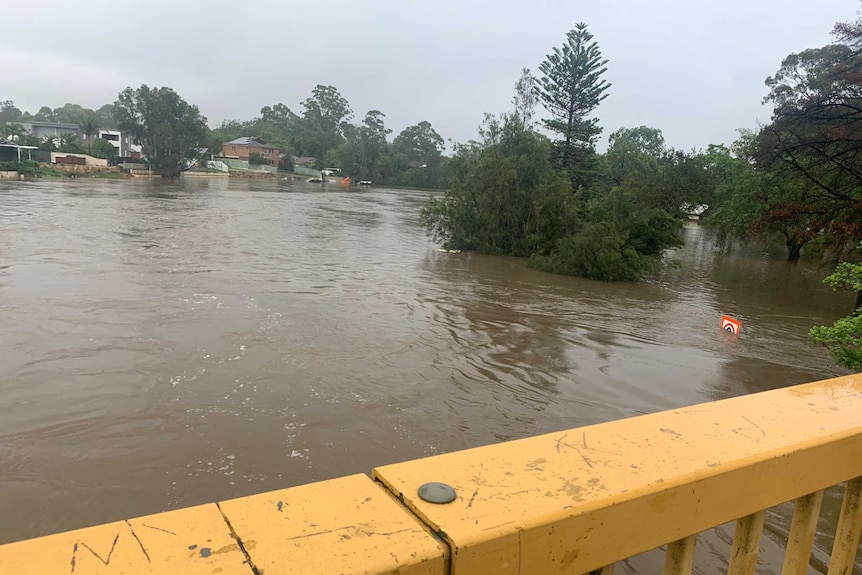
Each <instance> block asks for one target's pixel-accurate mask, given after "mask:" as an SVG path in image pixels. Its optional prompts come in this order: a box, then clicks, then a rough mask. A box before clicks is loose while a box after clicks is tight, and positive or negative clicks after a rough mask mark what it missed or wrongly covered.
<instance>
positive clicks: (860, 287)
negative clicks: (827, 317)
mask: <svg viewBox="0 0 862 575" xmlns="http://www.w3.org/2000/svg"><path fill="white" fill-rule="evenodd" d="M857 249H859V250H862V243H860V244H859V246H858V248H857ZM823 281H824V282H825V283H827V284H828V285H829V286H830V287H831V288H832V289H849V290H853V291H855V292H856V304H855V306H854V310H853V313H851V314H850V315H848V316H846V317H843V318H841V319H839V320H838V321H836V322H835V323H834V324H832V327H826V326H817V327H813V328H811V331H810V332H809V337H810V338H811V340H812V341H813V342H814V343H817V344H819V345H823V346H825V347H826V348H827V349H828V350H829V353H831V354H832V357H833V358H834V359H835V360H836V361H837V362H838V363H840V364H842V365H843V366H845V367H847V368H849V369H852V370H854V371H862V263H850V262H842V263H841V264H839V265H838V267H837V268H836V270H835V272H834V273H832V274H831V275H829V276H827V277H826V279H824V280H823Z"/></svg>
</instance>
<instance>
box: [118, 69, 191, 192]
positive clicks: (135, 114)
mask: <svg viewBox="0 0 862 575" xmlns="http://www.w3.org/2000/svg"><path fill="white" fill-rule="evenodd" d="M114 115H115V117H116V118H117V120H118V121H119V123H120V127H121V128H122V129H123V130H127V131H128V132H129V133H130V134H131V136H132V137H133V138H134V139H135V140H136V141H138V142H140V143H141V148H142V150H143V154H144V156H146V157H147V159H148V160H149V162H150V165H151V166H152V169H153V171H155V172H156V173H158V174H160V175H161V176H162V177H168V178H172V177H176V176H178V175H179V174H180V171H182V169H183V167H184V163H185V162H186V160H188V159H190V158H194V157H196V152H195V148H197V147H199V146H201V145H202V144H203V143H204V141H205V138H206V133H207V126H206V118H204V117H203V116H201V114H200V111H199V110H198V107H197V106H193V105H190V104H188V103H187V102H186V101H185V100H183V99H182V98H181V97H180V96H179V95H178V94H177V93H176V92H174V91H173V90H172V89H170V88H150V87H148V86H146V85H142V86H141V87H140V88H138V89H137V90H134V89H132V88H126V89H125V90H123V91H122V92H120V94H119V96H118V97H117V101H116V102H115V103H114Z"/></svg>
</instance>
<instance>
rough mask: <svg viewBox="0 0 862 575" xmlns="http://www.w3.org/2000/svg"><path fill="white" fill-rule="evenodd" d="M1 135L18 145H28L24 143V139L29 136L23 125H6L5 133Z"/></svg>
mask: <svg viewBox="0 0 862 575" xmlns="http://www.w3.org/2000/svg"><path fill="white" fill-rule="evenodd" d="M0 135H2V136H3V137H6V138H9V140H11V141H13V142H15V143H16V144H18V145H27V144H24V143H23V142H24V137H25V136H26V135H27V131H26V130H25V129H24V126H22V125H21V124H6V126H5V128H4V130H3V133H2V134H0Z"/></svg>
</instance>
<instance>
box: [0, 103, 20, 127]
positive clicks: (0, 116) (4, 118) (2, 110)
mask: <svg viewBox="0 0 862 575" xmlns="http://www.w3.org/2000/svg"><path fill="white" fill-rule="evenodd" d="M20 117H21V110H19V109H18V108H16V107H15V104H13V103H12V100H3V101H2V102H0V124H4V123H10V122H14V121H16V120H18V118H20Z"/></svg>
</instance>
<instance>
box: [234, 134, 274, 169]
mask: <svg viewBox="0 0 862 575" xmlns="http://www.w3.org/2000/svg"><path fill="white" fill-rule="evenodd" d="M221 151H222V155H224V156H226V157H228V158H237V159H239V160H245V161H246V162H247V161H248V157H249V155H251V154H255V153H257V154H260V155H261V156H263V157H264V158H266V159H267V160H269V165H271V166H277V165H278V154H279V152H278V148H276V147H273V146H272V145H271V144H267V143H266V142H264V141H263V140H261V139H260V138H255V137H254V136H243V137H242V138H237V139H236V140H231V141H230V142H227V143H226V144H222V146H221Z"/></svg>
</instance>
